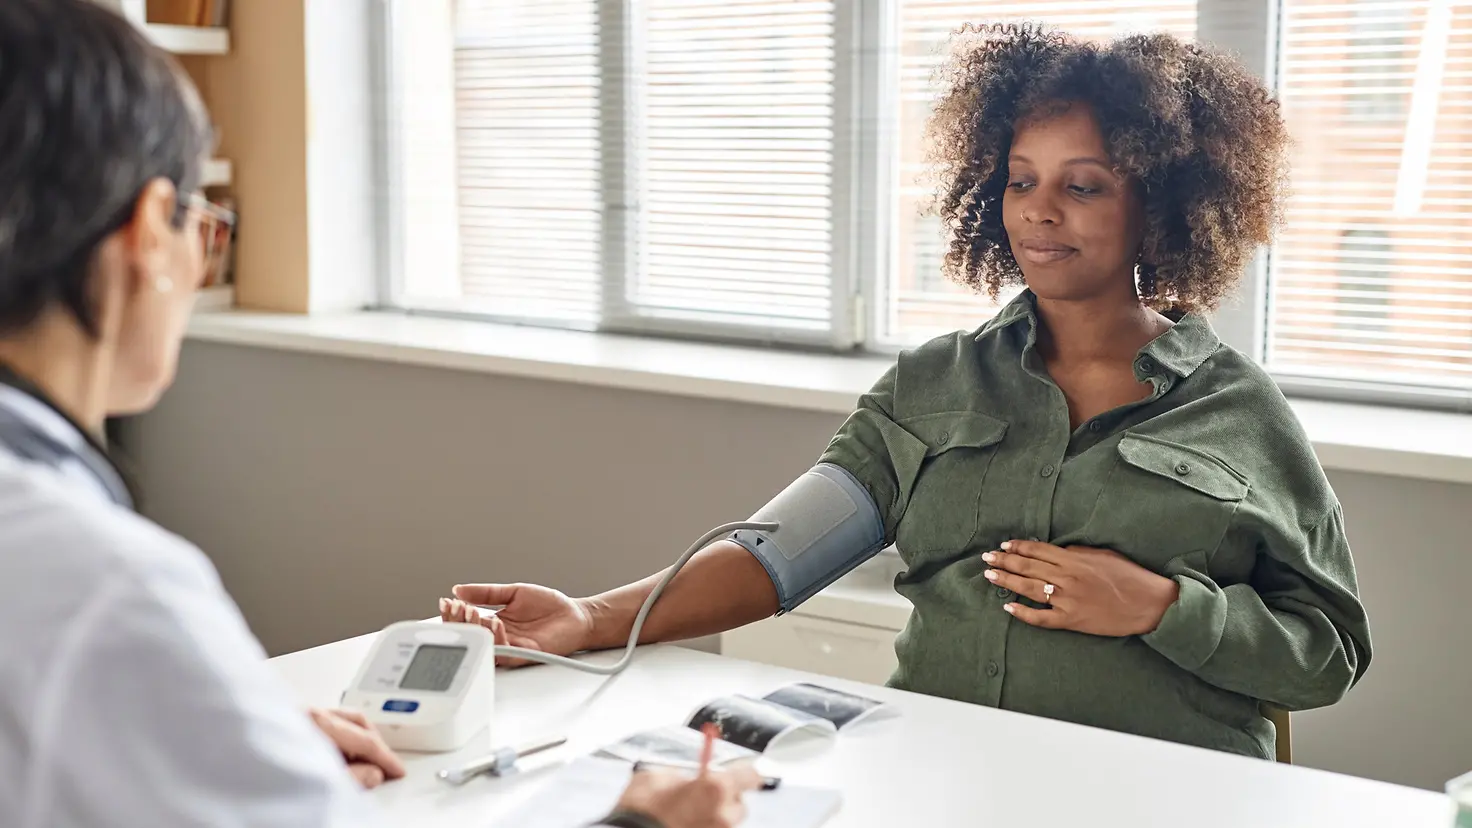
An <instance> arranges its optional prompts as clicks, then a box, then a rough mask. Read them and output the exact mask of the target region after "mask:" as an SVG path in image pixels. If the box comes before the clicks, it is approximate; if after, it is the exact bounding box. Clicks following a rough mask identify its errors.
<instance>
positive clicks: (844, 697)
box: [765, 683, 883, 730]
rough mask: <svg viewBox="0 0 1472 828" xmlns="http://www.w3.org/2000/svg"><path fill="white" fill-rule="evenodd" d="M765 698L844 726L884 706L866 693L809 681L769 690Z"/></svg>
mask: <svg viewBox="0 0 1472 828" xmlns="http://www.w3.org/2000/svg"><path fill="white" fill-rule="evenodd" d="M765 698H766V700H767V701H769V702H773V703H775V704H780V705H782V706H783V707H790V708H792V709H793V710H799V711H801V712H803V713H806V714H808V715H809V716H816V717H818V718H820V719H827V720H828V721H830V722H832V723H833V726H834V727H837V728H839V729H840V730H841V729H843V727H844V726H846V725H848V724H850V723H852V722H854V721H856V720H858V719H860V718H862V717H864V716H865V715H867V714H868V713H870V712H872V711H874V710H877V709H878V708H880V707H882V706H883V702H877V701H874V700H873V699H866V698H864V697H863V696H855V695H853V694H852V693H845V692H843V691H842V690H832V689H829V688H827V687H819V686H818V685H816V684H806V683H803V684H793V685H789V686H787V687H783V688H782V689H781V690H775V691H773V692H771V693H768V694H767V695H766V697H765Z"/></svg>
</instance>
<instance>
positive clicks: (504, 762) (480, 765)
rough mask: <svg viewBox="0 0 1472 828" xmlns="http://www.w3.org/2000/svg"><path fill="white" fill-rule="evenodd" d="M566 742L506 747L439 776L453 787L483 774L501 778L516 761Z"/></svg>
mask: <svg viewBox="0 0 1472 828" xmlns="http://www.w3.org/2000/svg"><path fill="white" fill-rule="evenodd" d="M566 741H567V737H566V736H559V737H558V738H556V739H544V740H542V741H539V742H527V743H526V744H523V745H517V746H516V747H504V748H501V749H500V750H496V751H492V752H491V753H489V754H486V755H485V756H483V757H481V758H479V759H477V760H475V761H474V762H471V763H470V764H468V765H462V766H461V767H458V768H445V769H444V770H442V771H440V772H439V773H438V774H437V776H439V778H440V779H443V780H444V781H446V782H449V783H450V784H452V785H463V784H465V783H466V782H468V781H470V780H471V779H474V778H475V777H477V776H480V775H481V774H483V773H490V774H495V775H498V776H499V775H501V774H503V773H506V772H508V771H510V770H511V769H512V768H513V767H515V766H516V760H518V759H521V758H523V757H526V756H531V755H532V754H533V753H541V752H542V751H544V750H551V749H552V748H555V747H557V746H558V745H561V744H563V743H565V742H566Z"/></svg>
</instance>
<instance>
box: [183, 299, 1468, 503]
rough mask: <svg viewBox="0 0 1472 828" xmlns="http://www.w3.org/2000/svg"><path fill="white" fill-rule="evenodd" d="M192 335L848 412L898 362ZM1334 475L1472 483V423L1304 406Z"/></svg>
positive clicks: (325, 333)
mask: <svg viewBox="0 0 1472 828" xmlns="http://www.w3.org/2000/svg"><path fill="white" fill-rule="evenodd" d="M189 338H190V339H193V340H196V341H203V342H217V343H224V344H231V345H245V346H251V347H259V348H272V349H278V350H287V351H297V352H302V353H313V354H324V355H331V356H342V357H352V358H358V359H371V360H380V361H384V362H393V363H398V364H403V365H423V366H429V367H435V368H448V369H454V370H462V371H474V372H479V373H486V374H498V375H504V376H517V377H528V378H533V379H542V380H552V381H559V382H573V383H580V384H584V385H595V386H602V387H608V388H622V389H627V390H633V391H645V392H650V393H657V394H671V395H677V396H686V397H697V398H704V399H712V400H725V401H731V402H741V403H752V404H756V405H767V406H774V407H779V408H792V409H799V410H805V411H820V412H827V413H832V414H847V413H848V412H849V411H851V410H852V409H853V406H854V402H855V400H856V399H857V398H858V396H859V395H860V394H862V393H863V392H864V391H866V390H868V388H869V387H870V386H871V385H872V384H873V383H874V381H875V380H876V379H878V378H879V376H880V375H881V374H882V373H883V372H884V371H885V370H886V369H887V368H888V367H889V366H890V364H891V363H892V360H891V359H889V358H881V357H874V356H841V355H835V354H809V353H795V352H789V351H776V350H766V349H761V348H755V347H742V346H734V345H719V344H706V343H695V342H678V341H669V340H661V339H652V338H641V337H634V336H621V335H615V334H601V333H582V332H574V331H558V330H548V329H542V328H530V327H521V326H515V325H495V324H489V323H485V322H470V321H459V320H449V319H435V318H427V317H416V316H401V315H397V314H388V313H372V312H358V313H344V314H329V315H314V316H298V315H286V314H265V313H251V312H245V311H220V312H209V313H196V314H195V315H194V317H193V318H192V319H191V321H190V325H189ZM1292 405H1293V409H1294V411H1295V412H1296V413H1297V414H1298V417H1299V419H1300V420H1301V421H1302V423H1303V426H1304V429H1305V430H1306V431H1307V432H1308V435H1309V439H1310V441H1312V443H1313V446H1314V451H1315V452H1316V453H1317V454H1318V457H1319V462H1320V463H1322V464H1323V466H1324V467H1325V468H1326V469H1330V470H1335V471H1352V472H1363V473H1367V474H1382V475H1392V476H1396V477H1410V478H1418V479H1424V480H1436V481H1444V482H1451V483H1472V415H1468V414H1454V413H1447V412H1439V411H1417V410H1411V409H1401V408H1389V407H1383V406H1369V405H1359V404H1349V403H1337V402H1321V401H1317V400H1293V401H1292Z"/></svg>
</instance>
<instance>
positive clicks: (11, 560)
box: [0, 0, 757, 828]
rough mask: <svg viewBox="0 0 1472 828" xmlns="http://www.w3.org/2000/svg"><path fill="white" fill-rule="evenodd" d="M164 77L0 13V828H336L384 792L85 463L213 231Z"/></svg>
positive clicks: (91, 40)
mask: <svg viewBox="0 0 1472 828" xmlns="http://www.w3.org/2000/svg"><path fill="white" fill-rule="evenodd" d="M210 143H211V137H210V130H209V128H208V125H207V123H206V119H205V117H204V115H203V110H202V108H201V106H200V103H199V101H198V99H197V97H196V93H195V91H194V89H193V87H192V86H191V85H190V83H189V82H188V80H187V79H186V78H185V77H184V76H183V74H182V73H181V72H179V71H178V69H177V68H176V66H175V65H174V64H173V63H172V62H171V61H170V60H169V59H168V58H167V57H166V56H165V55H164V54H163V53H161V52H160V51H158V50H156V49H155V48H153V47H152V46H150V45H149V44H148V43H147V42H146V41H145V40H144V39H143V37H142V36H141V35H140V34H139V33H138V32H137V31H136V30H135V29H134V28H133V27H132V26H130V25H129V24H127V23H126V22H125V21H123V20H122V19H121V18H120V17H117V16H116V15H114V14H113V13H112V12H109V11H107V10H106V9H104V8H102V7H101V6H98V5H94V4H93V3H90V2H85V1H84V0H5V2H4V3H3V4H0V641H3V642H4V653H5V657H4V658H3V659H0V825H5V826H12V827H13V828H41V826H73V825H76V826H81V825H85V826H112V825H116V826H150V828H164V826H178V825H241V826H244V825H250V826H321V825H342V826H349V825H351V826H362V825H370V824H373V823H374V821H375V819H374V814H373V813H372V808H371V803H370V802H369V801H368V799H367V798H366V797H364V796H363V795H362V793H361V789H362V788H363V787H365V786H366V787H373V786H375V785H377V784H379V783H381V782H383V781H384V780H386V779H393V778H395V777H399V776H402V775H403V774H404V766H403V764H402V763H401V762H400V760H399V759H398V757H396V756H395V755H394V754H393V752H392V751H390V750H389V749H388V748H387V747H386V746H385V744H384V742H383V740H382V739H381V738H380V737H379V735H378V734H377V733H376V732H375V731H374V730H373V728H372V727H371V726H370V725H369V724H368V723H367V722H366V721H364V720H363V719H362V718H361V717H360V716H358V715H357V714H354V713H350V712H341V711H331V710H313V711H309V712H303V711H302V710H300V709H299V708H297V707H296V706H295V704H294V703H293V701H292V699H291V698H290V695H289V693H288V691H287V690H286V688H285V687H284V686H283V685H282V683H281V682H280V681H279V680H278V678H277V677H276V676H275V674H274V673H273V672H272V670H271V669H270V667H269V666H268V665H267V664H266V662H265V655H264V653H263V652H262V650H261V647H260V645H259V643H258V642H257V641H256V640H255V639H254V638H253V637H252V636H251V634H250V631H249V630H248V629H247V627H246V624H245V622H244V620H243V619H242V618H241V616H240V613H239V611H238V610H237V608H236V607H235V605H234V603H233V602H232V601H231V600H230V597H229V596H228V595H227V594H226V593H225V591H224V590H223V589H222V588H221V585H220V582H219V580H218V577H217V576H216V573H215V570H214V569H213V567H212V566H211V565H210V563H209V561H208V560H207V559H206V558H205V556H204V555H203V554H201V553H200V551H199V550H198V549H196V548H194V547H193V546H191V545H190V544H189V543H187V542H186V541H184V540H183V539H181V538H178V537H176V536H174V535H171V534H169V533H168V532H166V531H164V530H163V529H161V528H159V527H158V526H155V525H154V524H152V523H150V522H148V521H147V520H145V519H143V518H141V517H139V516H138V515H137V514H135V513H134V512H133V509H132V506H133V496H132V493H131V492H130V491H129V487H128V484H127V482H126V480H125V479H124V477H123V475H121V474H119V473H118V471H117V469H116V468H115V467H114V466H113V465H112V463H111V462H109V460H108V458H107V454H106V451H105V450H104V449H103V447H102V446H101V445H100V443H99V441H98V435H99V434H101V433H102V428H103V423H104V420H105V418H106V417H107V416H109V415H112V414H128V413H135V412H141V411H145V410H147V409H148V408H149V407H150V406H152V405H153V404H154V402H155V401H156V400H157V399H158V397H159V395H160V394H161V393H162V392H163V390H164V389H165V388H166V387H167V386H168V385H169V383H170V381H171V380H172V378H173V375H174V368H175V361H176V358H177V356H178V351H179V344H180V340H181V338H182V336H183V333H184V328H185V325H186V322H187V320H188V316H189V313H190V310H191V307H192V305H193V294H194V291H195V288H196V287H197V286H198V285H199V282H200V280H201V278H202V275H203V272H204V264H205V261H206V257H207V256H209V255H211V254H218V253H220V252H221V251H220V247H219V246H220V245H221V244H223V243H225V242H228V240H229V235H230V225H231V223H232V221H233V217H232V216H231V215H229V214H228V213H226V212H224V211H222V210H220V209H219V208H217V207H215V206H213V205H211V204H209V203H208V202H207V201H205V200H204V199H203V198H202V197H201V196H200V195H198V194H197V192H196V190H197V188H198V186H199V181H200V170H201V166H202V162H203V159H204V158H205V157H206V154H207V153H208V151H209V150H210ZM756 784H757V780H756V777H755V774H753V773H751V772H750V771H749V770H745V771H742V772H741V774H740V775H734V774H715V773H713V774H710V775H709V776H707V777H705V778H702V779H699V780H694V781H687V780H684V779H683V778H680V777H673V776H665V775H656V774H641V775H640V776H638V777H637V778H636V779H635V781H634V782H633V783H632V784H631V785H630V789H629V791H628V792H626V794H625V796H624V799H623V801H621V802H620V809H619V813H618V814H616V815H611V816H610V823H611V824H621V825H659V824H663V825H665V826H667V828H687V827H688V828H694V827H695V826H701V827H702V828H703V827H704V826H726V825H731V824H733V823H734V822H736V821H739V820H740V819H741V804H740V794H741V792H742V791H743V790H746V789H750V788H751V787H754V786H755V785H756Z"/></svg>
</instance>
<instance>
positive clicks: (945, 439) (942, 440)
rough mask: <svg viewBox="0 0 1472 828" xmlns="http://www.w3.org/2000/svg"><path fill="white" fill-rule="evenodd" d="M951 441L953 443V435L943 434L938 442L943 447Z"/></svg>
mask: <svg viewBox="0 0 1472 828" xmlns="http://www.w3.org/2000/svg"><path fill="white" fill-rule="evenodd" d="M950 441H951V435H950V434H942V435H941V436H940V440H939V441H938V442H939V443H940V444H941V445H945V444H946V443H949V442H950Z"/></svg>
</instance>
